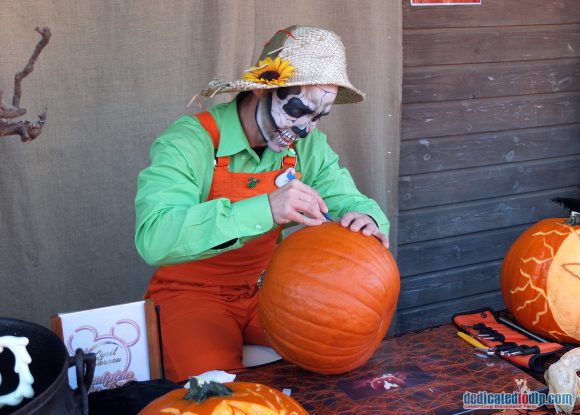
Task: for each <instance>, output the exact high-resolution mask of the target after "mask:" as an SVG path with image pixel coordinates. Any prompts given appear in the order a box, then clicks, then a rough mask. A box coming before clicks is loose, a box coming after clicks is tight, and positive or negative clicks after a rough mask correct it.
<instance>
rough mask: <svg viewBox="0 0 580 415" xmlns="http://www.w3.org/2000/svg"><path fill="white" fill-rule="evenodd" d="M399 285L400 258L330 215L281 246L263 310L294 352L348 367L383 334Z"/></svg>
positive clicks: (283, 347)
mask: <svg viewBox="0 0 580 415" xmlns="http://www.w3.org/2000/svg"><path fill="white" fill-rule="evenodd" d="M399 287H400V282H399V270H398V268H397V264H396V263H395V260H394V259H393V256H392V255H391V253H390V252H389V251H388V250H387V249H386V248H385V247H383V246H382V245H381V243H380V242H379V241H378V240H377V239H376V238H374V237H369V236H364V235H362V234H361V233H360V232H352V231H350V230H348V229H346V228H343V227H342V226H340V225H338V224H336V223H332V222H327V223H324V224H322V225H320V226H313V227H308V228H304V229H301V230H299V231H297V232H295V233H293V234H292V235H290V236H289V237H288V238H287V239H285V240H284V241H282V243H281V244H280V245H279V246H278V247H277V248H276V250H275V251H274V255H273V257H272V260H271V261H270V263H269V265H268V267H267V268H266V272H265V275H264V282H263V285H262V288H261V289H260V304H259V308H258V313H259V317H260V321H261V323H262V327H263V328H264V330H265V332H266V336H267V337H268V339H269V340H270V342H271V344H272V346H273V347H274V349H275V350H276V351H277V352H278V353H279V354H280V355H281V356H282V357H284V358H285V359H286V360H288V361H289V362H292V363H294V364H296V365H298V366H300V367H302V368H305V369H308V370H311V371H313V372H317V373H323V374H334V373H343V372H347V371H349V370H352V369H355V368H357V367H359V366H361V365H362V364H364V363H365V362H366V361H367V360H368V359H369V358H370V357H371V356H372V354H373V353H374V352H375V350H376V349H377V347H378V346H379V344H380V342H381V341H382V340H383V338H384V336H385V334H386V332H387V330H388V328H389V325H390V322H391V318H392V317H393V313H394V311H395V307H396V304H397V298H398V295H399Z"/></svg>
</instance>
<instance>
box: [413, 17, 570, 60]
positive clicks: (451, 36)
mask: <svg viewBox="0 0 580 415" xmlns="http://www.w3.org/2000/svg"><path fill="white" fill-rule="evenodd" d="M579 56H580V25H578V24H569V25H558V26H511V27H489V28H465V29H448V28H445V29H411V30H405V31H404V32H403V67H409V66H426V65H450V64H460V63H483V62H514V61H530V60H539V59H559V58H575V57H579ZM522 65H523V63H522Z"/></svg>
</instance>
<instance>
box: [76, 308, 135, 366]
mask: <svg viewBox="0 0 580 415" xmlns="http://www.w3.org/2000/svg"><path fill="white" fill-rule="evenodd" d="M116 328H117V329H119V330H118V331H122V334H117V333H116V331H115V329H116ZM127 328H129V329H130V330H129V331H133V329H134V332H135V333H134V334H133V335H132V336H131V337H129V332H128V330H127ZM121 329H123V330H121ZM74 332H75V334H72V335H70V336H69V338H68V341H67V349H68V352H69V353H70V354H71V355H72V354H74V351H75V350H76V349H77V347H75V346H74V344H73V342H74V341H75V340H78V341H81V337H84V339H83V340H84V342H83V344H84V345H86V344H87V337H88V340H89V341H88V342H89V343H91V345H90V346H89V347H81V349H83V351H84V352H85V353H94V354H95V355H96V366H97V369H98V368H103V367H106V368H107V370H108V371H111V372H112V371H116V370H121V371H126V370H127V369H128V368H129V366H130V365H131V350H130V348H131V347H132V346H134V345H135V344H137V342H138V341H139V339H140V338H141V330H140V329H139V325H138V324H137V323H136V322H134V321H133V320H129V319H122V320H119V321H117V322H116V323H115V325H114V326H112V327H111V329H110V330H109V332H108V333H103V334H99V332H98V330H97V329H96V328H95V327H93V326H89V325H85V326H79V327H77V329H76V330H75V331H74ZM87 333H90V334H92V338H91V336H90V334H89V336H87Z"/></svg>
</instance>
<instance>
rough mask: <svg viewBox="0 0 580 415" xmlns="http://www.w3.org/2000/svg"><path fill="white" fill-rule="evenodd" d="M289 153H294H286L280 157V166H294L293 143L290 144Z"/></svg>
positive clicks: (294, 151) (295, 155)
mask: <svg viewBox="0 0 580 415" xmlns="http://www.w3.org/2000/svg"><path fill="white" fill-rule="evenodd" d="M289 153H290V154H294V155H293V156H291V155H290V154H288V155H287V156H284V158H283V159H282V167H286V168H288V167H296V157H298V156H297V154H296V150H295V149H294V143H292V144H290V151H289Z"/></svg>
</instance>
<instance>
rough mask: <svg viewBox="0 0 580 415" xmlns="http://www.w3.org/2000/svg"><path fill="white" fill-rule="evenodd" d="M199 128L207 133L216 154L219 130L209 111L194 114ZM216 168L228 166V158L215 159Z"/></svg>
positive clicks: (218, 143)
mask: <svg viewBox="0 0 580 415" xmlns="http://www.w3.org/2000/svg"><path fill="white" fill-rule="evenodd" d="M194 117H196V118H197V119H198V120H199V122H200V124H201V126H202V127H203V128H204V129H205V130H206V131H207V132H208V134H209V136H210V137H211V141H212V142H213V148H214V149H215V151H216V152H217V149H218V147H219V145H220V130H219V127H218V125H217V123H216V122H215V119H214V118H213V115H211V113H210V112H209V111H204V112H200V113H198V114H195V115H194ZM216 159H217V160H216V167H217V166H219V167H226V168H227V166H229V165H230V158H229V157H228V156H226V157H217V158H216Z"/></svg>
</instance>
